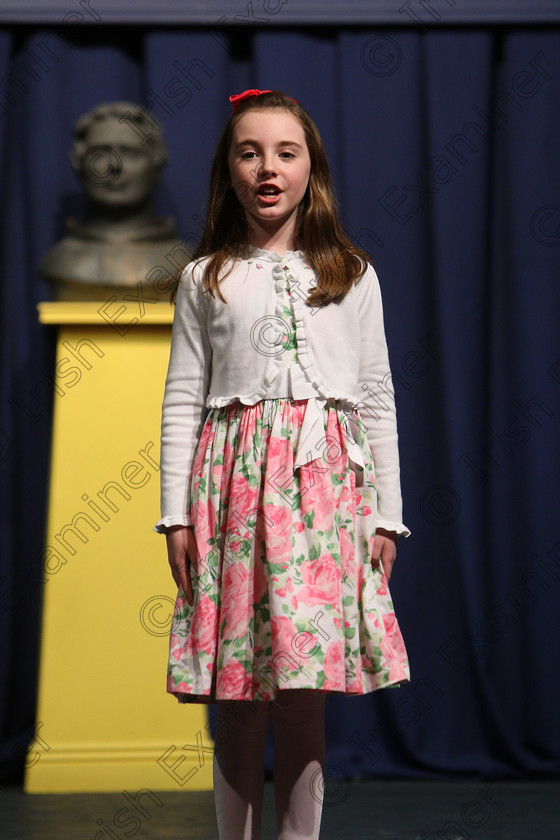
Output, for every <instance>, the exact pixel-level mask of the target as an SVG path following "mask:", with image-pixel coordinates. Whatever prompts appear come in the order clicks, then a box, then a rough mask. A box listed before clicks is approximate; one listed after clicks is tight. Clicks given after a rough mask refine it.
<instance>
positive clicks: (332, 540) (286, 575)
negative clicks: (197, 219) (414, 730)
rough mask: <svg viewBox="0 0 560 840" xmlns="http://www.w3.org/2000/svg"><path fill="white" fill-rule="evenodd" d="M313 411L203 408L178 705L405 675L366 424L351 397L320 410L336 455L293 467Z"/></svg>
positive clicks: (286, 341)
mask: <svg viewBox="0 0 560 840" xmlns="http://www.w3.org/2000/svg"><path fill="white" fill-rule="evenodd" d="M256 267H257V268H259V267H260V266H259V265H257V266H256ZM288 279H289V275H288V273H287V267H286V273H285V274H284V275H283V277H282V278H281V280H279V281H278V282H277V286H276V291H277V297H276V300H277V304H276V312H275V324H276V325H277V326H278V325H280V331H279V332H280V335H279V336H278V337H277V340H276V342H273V347H272V351H273V352H274V354H275V356H276V359H277V361H278V362H279V363H280V364H279V367H280V368H281V369H282V372H283V373H285V374H286V377H285V379H286V382H289V376H287V374H288V373H290V372H291V373H292V374H295V373H299V372H300V366H299V362H298V355H297V344H296V337H295V321H294V316H293V308H292V304H291V292H290V286H289V282H288ZM272 392H273V393H274V390H272ZM276 393H278V389H276ZM317 396H319V395H317ZM310 399H314V397H313V396H311V397H310ZM307 402H308V401H307V400H305V399H293V398H292V397H290V396H284V397H270V398H265V399H262V400H260V401H259V402H257V403H256V404H255V405H244V404H242V403H241V402H239V401H235V402H231V403H229V404H227V405H225V406H221V407H214V408H210V409H209V410H208V414H207V416H206V420H205V423H204V426H203V428H202V432H201V435H200V440H199V443H198V448H197V451H196V457H195V461H194V468H193V474H192V480H191V486H190V504H189V512H190V515H191V521H192V523H193V528H194V534H195V538H196V545H197V561H196V564H195V565H193V566H192V567H191V579H192V583H193V595H194V604H193V605H192V606H190V605H189V604H188V603H187V601H186V599H185V597H184V592H183V591H182V590H181V589H179V591H178V593H177V599H176V603H175V609H174V613H173V619H172V626H171V632H170V644H169V659H168V677H167V691H168V692H170V693H171V694H173V695H175V696H176V698H177V699H178V701H179V702H181V703H187V702H197V703H215V702H216V701H218V700H227V699H230V700H231V699H238V700H272V699H274V697H275V696H276V693H277V692H278V691H279V690H282V689H293V688H304V689H311V690H315V691H325V692H342V693H344V694H347V695H352V694H354V695H359V694H365V693H367V692H371V691H375V690H376V689H379V688H383V687H385V686H389V685H396V684H398V683H401V682H404V681H406V680H408V679H409V677H410V674H409V667H408V658H407V653H406V649H405V645H404V642H403V638H402V635H401V631H400V628H399V625H398V622H397V619H396V617H395V612H394V609H393V603H392V600H391V596H390V593H389V589H388V586H387V578H386V576H385V574H384V572H383V570H382V568H381V567H378V568H374V567H372V561H371V553H372V547H373V539H374V534H375V520H376V488H375V476H374V465H373V457H372V453H371V449H370V446H369V443H368V441H367V439H366V436H365V433H364V431H363V426H362V425H361V424H360V423H359V421H357V416H356V414H355V412H354V409H352V408H351V407H348V404H347V403H346V401H344V400H338V399H334V398H330V399H327V400H324V399H323V400H321V401H320V402H319V403H318V404H319V405H320V411H321V412H322V420H323V425H324V432H325V436H326V439H327V441H328V447H327V448H326V449H325V451H324V452H323V453H322V455H321V457H318V458H316V459H314V460H312V461H310V462H308V463H306V464H303V465H301V466H294V464H295V460H296V451H297V444H298V439H299V435H300V432H301V430H302V426H303V423H304V418H305V412H306V408H307ZM352 421H354V422H353V423H352ZM349 423H352V428H353V430H354V431H353V432H352V434H351V435H350V434H349V432H348V428H349ZM356 445H357V446H359V447H360V450H361V457H360V460H362V461H363V463H364V464H365V469H361V468H360V467H357V466H356V463H355V459H354V460H353V459H352V457H351V455H352V449H353V448H355V447H356ZM354 451H355V450H354Z"/></svg>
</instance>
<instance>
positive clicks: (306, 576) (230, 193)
mask: <svg viewBox="0 0 560 840" xmlns="http://www.w3.org/2000/svg"><path fill="white" fill-rule="evenodd" d="M230 101H231V102H232V103H233V109H234V110H233V113H232V115H231V117H230V119H229V121H228V123H227V125H226V127H225V130H224V132H223V135H222V137H221V139H220V142H219V144H218V148H217V151H216V155H215V158H214V164H213V169H212V175H211V184H210V196H209V204H208V215H207V219H206V226H205V230H204V234H203V236H202V239H201V242H200V245H199V246H198V248H197V250H196V251H195V254H194V256H193V259H192V261H191V262H190V263H189V264H188V265H187V266H186V268H185V269H184V270H183V272H182V274H181V277H180V281H179V286H178V289H177V292H176V309H175V317H174V323H173V332H172V341H171V355H170V362H169V370H168V374H167V380H166V387H165V396H164V401H163V417H162V436H161V447H162V455H161V479H162V518H161V519H160V521H159V522H158V523H157V524H156V526H155V530H157V531H159V532H162V533H166V535H167V548H168V558H169V563H170V566H171V571H172V574H173V579H174V581H175V583H176V584H177V587H178V589H179V591H178V594H177V601H176V605H175V611H174V616H173V624H172V630H171V636H170V650H169V671H168V689H167V690H168V691H169V692H170V693H172V694H174V695H175V696H176V697H177V699H178V701H179V702H181V703H186V702H197V703H216V702H217V703H218V707H219V711H218V725H217V732H216V738H215V752H214V763H213V773H214V796H215V803H216V813H217V820H218V828H219V836H220V840H256V838H258V837H259V831H260V821H261V804H262V795H263V787H264V747H265V741H266V736H267V730H268V724H269V721H272V725H273V730H274V737H275V757H274V793H275V802H276V817H277V825H278V837H279V838H280V840H299V838H317V837H318V835H319V826H320V821H321V810H322V801H323V786H324V771H325V745H324V702H325V696H326V694H327V693H329V692H342V693H344V694H347V695H352V694H354V695H359V694H365V693H367V692H371V691H375V690H376V689H378V688H382V687H384V686H388V685H396V684H398V683H402V682H403V681H406V680H408V678H409V670H408V660H407V655H406V650H405V646H404V643H403V640H402V637H401V633H400V630H399V626H398V623H397V621H396V618H395V614H394V612H393V608H392V603H391V600H390V595H389V591H388V588H387V582H388V580H389V578H390V576H391V570H392V567H393V563H394V561H395V556H396V541H397V537H398V535H399V534H404V535H405V536H408V534H409V531H408V529H407V528H406V526H405V525H403V523H402V521H401V519H402V515H401V494H400V480H399V458H398V447H397V428H396V419H395V405H394V398H393V393H392V390H391V388H390V387H389V384H390V383H389V379H390V370H389V362H388V355H387V346H386V341H385V334H384V327H383V314H382V305H381V297H380V290H379V283H378V280H377V275H376V273H375V271H374V268H373V265H372V264H371V262H370V260H369V258H368V255H367V254H366V253H365V252H363V251H361V250H360V249H359V248H357V247H355V246H354V245H353V244H352V243H351V242H350V241H349V240H348V239H347V238H346V236H345V235H344V233H343V232H342V229H341V227H340V224H339V221H338V218H337V213H336V209H335V200H334V196H333V188H332V182H331V177H330V173H329V168H328V163H327V159H326V156H325V152H324V149H323V145H322V142H321V138H320V136H319V133H318V131H317V128H316V126H315V124H314V123H313V121H312V120H311V118H310V116H309V115H308V113H307V112H306V111H305V110H304V108H302V106H301V105H300V104H299V103H298V102H296V101H295V100H293V99H290V98H288V97H287V96H285V95H284V94H282V93H279V92H277V91H259V90H247V91H245V92H244V93H242V94H239V95H238V96H231V97H230Z"/></svg>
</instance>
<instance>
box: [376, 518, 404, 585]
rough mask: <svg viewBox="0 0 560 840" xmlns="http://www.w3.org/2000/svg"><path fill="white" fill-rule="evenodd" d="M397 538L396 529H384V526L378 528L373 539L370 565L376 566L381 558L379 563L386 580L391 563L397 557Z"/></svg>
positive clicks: (391, 569)
mask: <svg viewBox="0 0 560 840" xmlns="http://www.w3.org/2000/svg"><path fill="white" fill-rule="evenodd" d="M397 538H398V534H397V532H396V531H386V530H385V529H384V528H378V529H377V530H376V532H375V537H374V540H373V554H372V558H371V563H372V566H374V568H377V566H379V560H380V559H381V565H382V567H383V571H384V572H385V574H386V576H387V580H388V581H389V580H390V578H391V572H392V571H393V563H394V562H395V560H396V557H397Z"/></svg>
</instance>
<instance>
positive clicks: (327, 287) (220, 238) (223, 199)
mask: <svg viewBox="0 0 560 840" xmlns="http://www.w3.org/2000/svg"><path fill="white" fill-rule="evenodd" d="M273 109H274V110H276V109H278V110H283V111H289V112H290V113H291V114H293V115H294V117H296V119H297V120H298V122H299V123H300V124H301V126H302V128H303V131H304V134H305V140H306V143H307V148H308V150H309V156H310V159H311V170H310V175H309V183H308V185H307V190H306V192H305V195H304V197H303V199H302V200H301V202H300V204H299V207H298V210H297V216H296V224H295V241H294V244H293V247H294V250H302V251H303V253H304V254H305V258H306V260H307V261H308V263H309V264H310V265H311V267H312V268H313V269H314V271H315V274H316V276H317V285H316V287H315V288H314V289H313V290H312V292H311V293H310V295H309V297H308V298H307V300H306V303H307V304H308V305H309V306H326V305H327V304H329V303H331V302H332V301H334V302H338V301H340V300H342V298H343V297H344V296H345V295H346V293H347V292H348V291H349V289H350V288H351V286H352V284H353V283H354V281H355V280H356V279H358V278H359V277H361V276H362V275H363V274H364V272H365V270H366V268H367V263H368V262H371V263H372V264H373V260H372V259H371V257H370V256H369V255H368V254H367V253H366V252H365V251H363V250H362V249H361V248H358V247H357V246H356V245H354V244H353V243H352V242H351V241H350V240H349V239H348V237H347V236H346V235H345V234H344V231H343V230H342V227H341V225H340V222H339V219H338V212H337V207H336V199H335V195H334V189H333V184H332V178H331V173H330V169H329V164H328V161H327V156H326V153H325V149H324V147H323V142H322V140H321V136H320V134H319V131H318V129H317V126H316V125H315V123H314V122H313V120H312V119H311V117H310V116H309V114H308V113H307V111H306V110H305V108H303V107H302V106H301V105H300V104H299V103H298V102H295V101H294V100H293V99H289V98H288V97H287V96H286V95H285V94H283V93H281V92H280V91H270V92H268V93H262V94H260V95H258V96H251V97H249V98H248V99H244V100H242V101H241V102H240V103H239V104H238V106H237V108H236V110H235V112H234V113H233V114H232V115H231V117H230V119H229V120H228V122H227V124H226V127H225V128H224V131H223V133H222V136H221V138H220V141H219V143H218V147H217V149H216V153H215V155H214V162H213V164H212V174H211V177H210V193H209V201H208V209H207V215H206V224H205V227H204V232H203V234H202V237H201V240H200V242H199V244H198V246H197V247H196V249H195V251H194V253H193V255H192V257H191V261H194V260H197V259H200V258H201V257H206V256H209V255H211V256H210V260H209V261H208V263H207V265H206V267H205V270H204V280H203V283H204V290H205V291H207V292H209V293H210V294H211V295H212V296H213V297H214V296H215V293H217V294H218V296H219V297H220V298H221V300H223V301H224V302H227V301H226V299H225V298H224V296H223V294H222V292H221V290H220V279H223V277H226V276H227V274H229V271H231V269H232V268H233V264H234V263H233V260H234V259H235V258H236V257H239V256H241V255H242V254H243V253H244V252H245V250H246V248H247V247H248V246H249V245H250V244H251V242H250V236H251V230H250V228H249V225H248V224H247V220H246V217H245V211H244V209H243V207H242V205H241V203H240V201H239V199H238V198H237V196H236V194H235V192H234V190H233V187H231V186H229V184H230V174H229V167H228V155H229V151H230V147H231V142H232V136H233V129H234V127H235V125H236V123H237V122H238V121H239V119H240V118H241V117H242V116H243V114H245V113H247V111H249V110H259V111H265V110H266V111H269V110H273ZM228 259H231V260H232V262H231V267H230V269H229V270H228V271H227V272H226V273H225V274H224V275H223V277H220V272H221V270H222V267H223V265H224V263H225V262H226V260H228ZM180 275H181V271H179V272H178V273H177V275H176V276H175V284H176V285H177V283H178V280H179V277H180ZM176 285H175V289H174V291H173V295H172V300H173V299H174V297H175V294H176Z"/></svg>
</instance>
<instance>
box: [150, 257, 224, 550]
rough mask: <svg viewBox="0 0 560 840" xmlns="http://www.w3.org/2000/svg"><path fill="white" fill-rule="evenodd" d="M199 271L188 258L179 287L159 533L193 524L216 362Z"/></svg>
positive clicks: (165, 415)
mask: <svg viewBox="0 0 560 840" xmlns="http://www.w3.org/2000/svg"><path fill="white" fill-rule="evenodd" d="M193 272H195V273H196V275H197V277H196V283H195V282H194V280H193ZM201 275H202V273H201V272H200V271H199V270H197V269H196V268H194V264H193V263H189V264H188V265H187V266H186V268H185V269H184V271H183V273H182V275H181V279H180V282H179V287H178V290H177V298H176V305H175V315H174V318H173V328H172V332H171V350H170V357H169V367H168V371H167V378H166V382H165V392H164V397H163V406H162V418H161V477H160V480H161V519H160V520H159V522H157V523H156V525H155V526H154V531H157V532H158V533H166V531H167V528H168V527H169V526H171V525H190V524H191V523H190V518H189V515H188V511H187V504H188V493H189V486H190V480H191V475H192V468H193V462H194V457H195V453H196V447H197V443H198V439H199V436H200V433H201V431H202V427H203V424H204V419H205V416H206V396H207V394H208V390H209V382H210V372H211V364H212V350H211V345H210V341H209V338H208V328H207V301H206V299H205V297H204V295H203V292H202V290H201V286H202V276H201Z"/></svg>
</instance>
